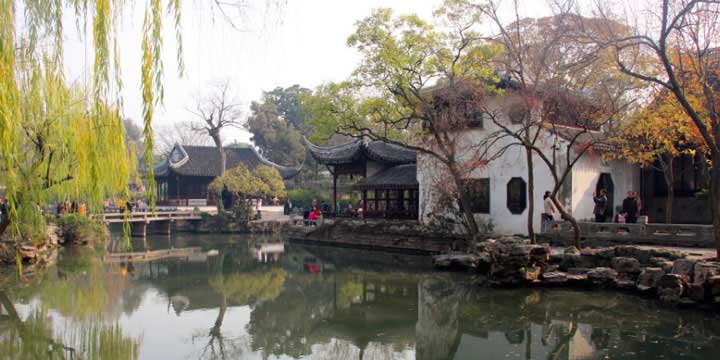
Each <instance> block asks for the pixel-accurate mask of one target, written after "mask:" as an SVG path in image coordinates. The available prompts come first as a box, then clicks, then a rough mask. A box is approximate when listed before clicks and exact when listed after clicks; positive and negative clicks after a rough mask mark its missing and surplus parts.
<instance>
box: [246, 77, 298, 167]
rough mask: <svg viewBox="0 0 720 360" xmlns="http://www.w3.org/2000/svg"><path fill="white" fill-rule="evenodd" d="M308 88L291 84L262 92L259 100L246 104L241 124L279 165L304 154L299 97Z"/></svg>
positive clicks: (296, 160) (294, 161) (264, 154)
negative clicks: (248, 112)
mask: <svg viewBox="0 0 720 360" xmlns="http://www.w3.org/2000/svg"><path fill="white" fill-rule="evenodd" d="M306 93H309V90H307V89H304V88H301V87H300V86H298V85H294V86H292V87H289V88H287V89H283V88H276V89H275V90H273V91H270V92H266V93H265V94H264V96H263V101H262V102H261V103H258V102H253V103H252V104H251V105H250V111H251V112H252V114H251V115H250V117H249V118H248V120H247V122H246V123H245V128H246V129H247V130H248V131H250V133H252V134H253V137H252V140H253V142H254V143H255V145H257V147H258V148H260V152H261V153H262V154H263V156H265V157H267V158H268V159H270V160H271V161H273V162H276V163H278V164H283V165H297V164H300V163H302V161H303V160H304V158H305V147H304V146H303V144H302V133H303V132H304V129H305V127H306V125H305V122H306V121H305V114H304V112H303V111H302V107H301V106H300V97H301V96H302V95H303V94H306Z"/></svg>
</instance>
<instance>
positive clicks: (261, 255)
mask: <svg viewBox="0 0 720 360" xmlns="http://www.w3.org/2000/svg"><path fill="white" fill-rule="evenodd" d="M283 252H285V244H284V243H265V244H258V245H255V253H254V256H255V258H256V259H258V261H260V262H263V263H266V262H277V261H279V260H280V254H282V253H283Z"/></svg>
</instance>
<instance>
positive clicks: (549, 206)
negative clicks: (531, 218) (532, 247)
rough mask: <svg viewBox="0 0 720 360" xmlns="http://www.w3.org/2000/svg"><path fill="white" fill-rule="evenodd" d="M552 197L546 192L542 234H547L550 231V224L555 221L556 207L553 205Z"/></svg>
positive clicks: (541, 223) (541, 226)
mask: <svg viewBox="0 0 720 360" xmlns="http://www.w3.org/2000/svg"><path fill="white" fill-rule="evenodd" d="M550 195H551V194H550V192H549V191H546V192H545V194H544V195H543V207H544V212H543V214H542V218H541V222H540V228H541V229H540V231H541V232H547V231H548V230H550V229H549V228H548V226H549V225H550V222H552V221H554V220H555V205H554V204H553V202H552V199H551V198H550Z"/></svg>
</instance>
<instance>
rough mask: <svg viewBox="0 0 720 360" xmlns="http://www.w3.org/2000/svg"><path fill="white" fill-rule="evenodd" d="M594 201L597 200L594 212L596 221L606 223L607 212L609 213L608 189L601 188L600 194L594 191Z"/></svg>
mask: <svg viewBox="0 0 720 360" xmlns="http://www.w3.org/2000/svg"><path fill="white" fill-rule="evenodd" d="M593 201H594V202H595V208H594V209H593V214H595V222H599V223H604V222H605V216H606V215H605V214H607V206H608V198H607V191H605V189H602V190H600V194H599V195H598V194H596V193H593Z"/></svg>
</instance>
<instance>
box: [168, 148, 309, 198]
mask: <svg viewBox="0 0 720 360" xmlns="http://www.w3.org/2000/svg"><path fill="white" fill-rule="evenodd" d="M224 150H225V155H226V166H225V168H226V169H227V170H229V169H232V168H234V167H236V166H238V165H241V164H242V165H245V166H247V167H248V169H250V170H252V169H255V167H257V166H258V165H267V166H271V167H274V168H276V169H277V170H278V172H280V176H282V178H283V179H284V180H289V179H292V178H293V177H295V176H296V175H297V174H298V173H299V172H300V167H298V168H292V167H286V166H281V165H278V164H275V163H273V162H271V161H269V160H267V159H265V158H263V157H262V155H260V154H258V152H257V151H256V150H255V149H254V148H252V147H246V148H237V147H229V148H225V149H224ZM220 173H221V164H220V156H219V155H218V150H217V148H216V147H214V146H184V145H179V144H176V145H175V146H174V147H173V149H172V151H170V155H168V157H167V158H166V159H165V160H164V161H163V162H162V163H161V164H160V165H158V166H156V167H155V181H156V184H157V199H158V203H159V204H163V205H177V206H202V205H212V204H214V203H215V202H214V199H213V198H212V196H211V194H209V193H208V190H207V188H208V185H209V184H210V182H212V181H213V180H214V179H215V178H216V177H217V176H219V175H220Z"/></svg>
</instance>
